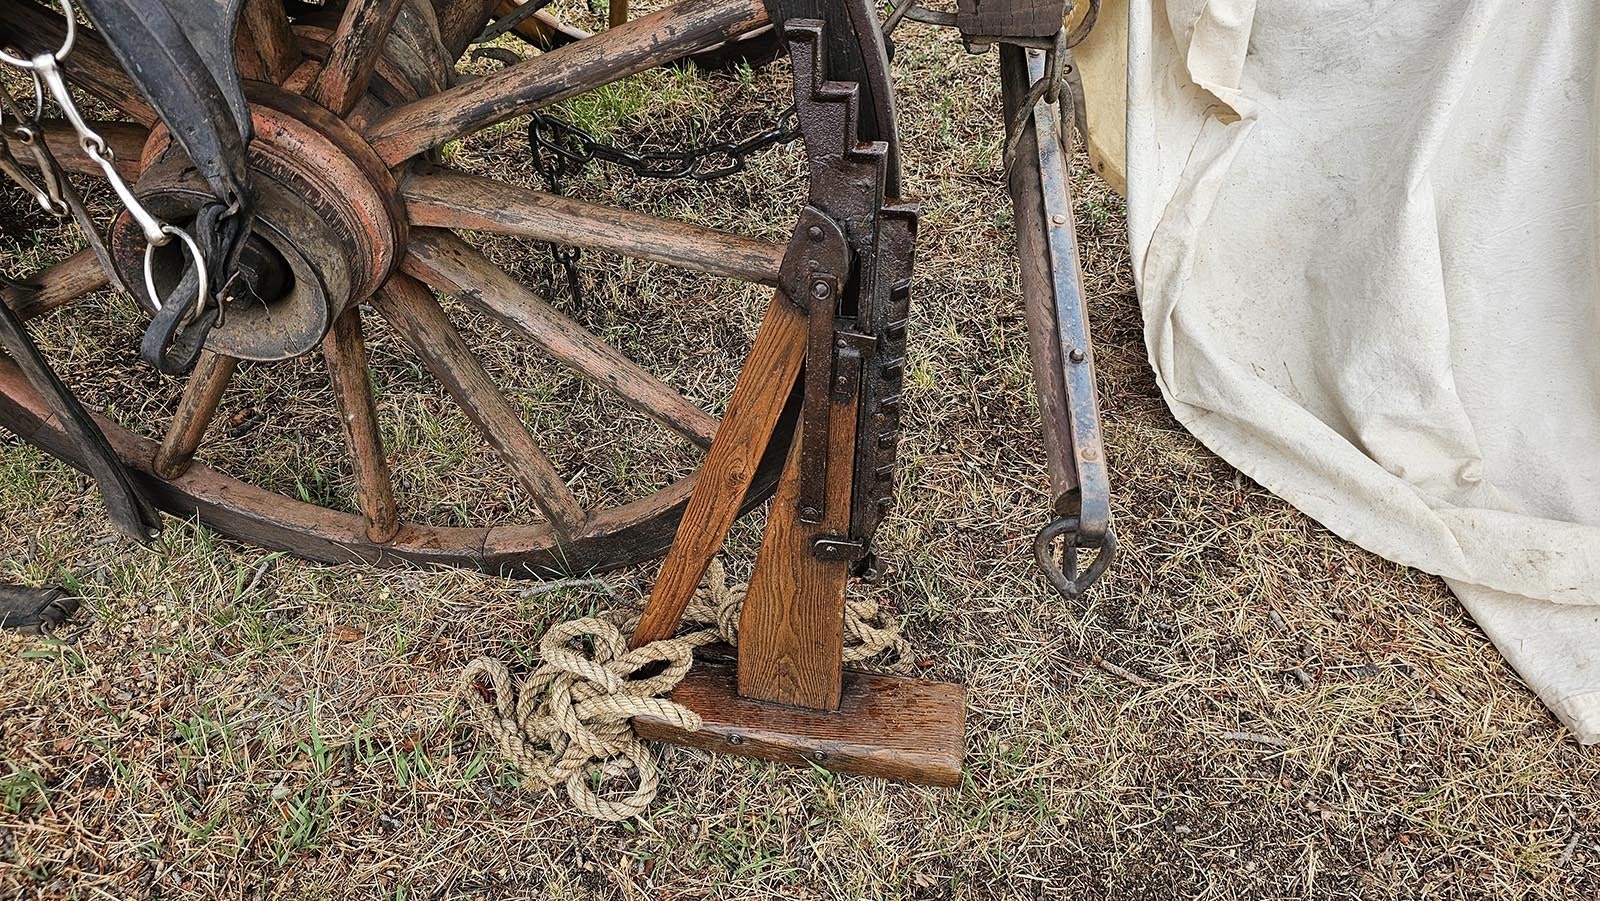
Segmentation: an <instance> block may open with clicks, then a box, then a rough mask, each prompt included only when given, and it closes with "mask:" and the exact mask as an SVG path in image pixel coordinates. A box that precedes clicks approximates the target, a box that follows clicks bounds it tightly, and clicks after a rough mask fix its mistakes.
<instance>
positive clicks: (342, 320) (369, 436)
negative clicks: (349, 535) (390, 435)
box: [322, 307, 400, 544]
mask: <svg viewBox="0 0 1600 901" xmlns="http://www.w3.org/2000/svg"><path fill="white" fill-rule="evenodd" d="M322 356H323V357H324V358H325V359H326V360H327V362H328V377H329V379H330V381H332V383H333V398H334V401H335V402H336V403H337V405H338V407H339V422H340V424H341V425H342V426H343V427H344V438H345V444H346V446H347V447H349V449H350V462H351V466H352V467H353V469H354V472H355V477H356V506H357V507H359V508H360V510H361V515H362V516H364V517H366V519H367V537H368V538H370V539H371V540H373V541H375V542H377V543H379V544H383V543H384V542H387V541H389V540H391V539H392V538H394V536H395V533H396V532H398V531H400V516H399V513H398V512H397V510H396V508H395V502H394V480H393V479H392V478H390V475H389V463H388V461H387V459H386V458H385V457H384V453H383V436H382V434H381V432H380V431H379V429H378V409H377V399H376V397H375V396H374V394H373V390H372V375H371V372H370V367H369V364H368V361H367V344H366V340H365V338H364V337H363V336H362V334H361V308H360V307H351V308H350V309H348V310H345V311H344V313H343V314H342V315H341V316H339V318H338V319H335V320H334V321H333V327H332V328H331V329H329V330H328V335H327V337H325V338H324V339H323V340H322Z"/></svg>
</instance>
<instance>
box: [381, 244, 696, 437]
mask: <svg viewBox="0 0 1600 901" xmlns="http://www.w3.org/2000/svg"><path fill="white" fill-rule="evenodd" d="M401 268H402V269H403V270H404V271H405V272H406V273H407V274H409V275H412V276H415V277H417V278H419V279H421V280H422V281H423V282H424V283H426V284H427V285H428V286H429V287H432V288H433V289H434V290H436V291H440V292H443V293H445V294H450V295H453V296H455V297H456V298H458V299H459V300H460V301H461V302H462V303H465V304H467V305H468V306H471V307H473V308H474V309H477V310H481V311H482V312H485V313H488V314H489V315H491V316H493V317H495V318H496V319H499V320H501V321H502V322H505V323H506V324H507V325H510V326H511V327H512V328H515V329H517V330H518V331H520V332H522V333H523V334H524V335H526V336H527V337H528V339H529V340H530V341H532V342H533V343H535V344H537V345H539V347H540V348H541V349H543V350H544V351H545V352H546V353H548V354H549V355H550V356H551V357H553V358H555V359H556V360H558V361H560V362H561V363H562V364H564V365H566V366H568V367H571V368H572V369H574V370H576V371H577V372H579V373H580V374H582V375H583V376H584V377H586V378H588V379H589V380H591V381H593V382H594V383H595V384H597V385H599V386H600V387H602V388H604V389H606V390H607V391H609V392H611V393H612V394H614V395H616V396H617V397H618V398H620V399H621V400H622V401H623V402H624V403H626V404H627V405H628V406H630V407H632V408H634V409H635V410H638V411H639V412H641V413H643V414H645V415H646V416H649V417H650V418H651V419H654V420H656V421H657V422H659V423H661V424H662V425H664V426H666V427H667V428H669V429H672V430H673V431H675V432H677V433H678V434H680V435H682V436H684V437H685V438H688V439H689V440H690V441H692V442H694V443H695V444H696V445H697V446H699V447H702V448H705V447H710V446H711V439H712V437H713V436H715V435H716V433H717V420H716V417H714V416H712V415H711V414H710V413H707V412H706V411H704V410H702V409H700V408H699V407H697V406H695V405H694V404H693V403H691V402H690V401H689V400H688V398H685V397H684V396H683V395H681V394H679V393H678V391H677V389H675V388H673V387H672V386H671V385H668V384H667V383H666V382H663V381H661V380H660V379H658V378H656V377H655V376H654V375H652V374H651V373H650V371H649V370H647V369H645V368H644V367H642V366H640V365H639V364H637V363H635V362H633V361H632V360H630V359H628V358H627V357H626V356H624V355H623V354H622V352H621V351H619V350H617V349H616V348H614V347H612V346H611V345H609V344H607V343H605V342H604V341H601V340H600V339H599V338H596V337H595V336H594V335H591V334H590V333H589V332H588V331H587V330H586V329H584V327H583V326H582V325H580V324H579V323H578V322H576V321H575V320H573V319H572V318H571V317H570V316H567V315H566V314H565V313H562V312H561V311H560V310H557V309H556V308H554V307H552V306H550V305H549V304H547V303H545V302H544V301H543V300H541V299H539V297H537V296H535V295H534V293H533V292H531V291H529V290H528V289H527V288H524V287H523V286H522V284H521V283H520V282H518V281H517V280H516V279H514V278H512V277H511V276H509V275H507V274H506V273H505V272H504V271H502V270H501V269H500V267H498V266H496V265H494V264H493V263H491V262H489V261H488V260H486V259H484V257H483V255H482V254H480V253H478V252H477V251H476V250H474V249H473V248H472V247H471V246H470V245H468V244H467V243H466V242H465V241H463V240H461V239H460V238H458V237H456V236H455V235H453V234H451V233H449V232H445V231H437V230H433V229H416V230H415V231H413V232H412V233H411V243H410V245H409V246H408V248H407V253H406V257H405V259H404V260H403V261H402V263H401Z"/></svg>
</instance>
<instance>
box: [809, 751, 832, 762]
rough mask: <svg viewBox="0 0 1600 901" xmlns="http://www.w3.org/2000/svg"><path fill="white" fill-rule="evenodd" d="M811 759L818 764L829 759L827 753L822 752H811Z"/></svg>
mask: <svg viewBox="0 0 1600 901" xmlns="http://www.w3.org/2000/svg"><path fill="white" fill-rule="evenodd" d="M811 759H812V760H815V761H817V762H818V763H821V762H822V761H824V760H827V759H828V755H827V754H826V753H824V752H822V751H812V752H811Z"/></svg>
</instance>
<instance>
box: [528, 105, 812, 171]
mask: <svg viewBox="0 0 1600 901" xmlns="http://www.w3.org/2000/svg"><path fill="white" fill-rule="evenodd" d="M798 137H800V118H799V111H798V109H796V107H794V106H792V105H791V106H790V107H789V108H788V109H786V110H784V111H783V112H782V113H779V114H778V118H777V121H776V122H774V123H773V124H772V125H771V126H770V127H768V128H767V129H765V130H763V131H760V132H757V133H755V134H753V135H750V136H749V137H746V138H743V139H741V140H738V141H710V142H707V143H705V144H700V145H698V146H694V147H689V148H686V149H682V150H665V151H661V150H629V149H627V148H624V147H619V146H617V145H615V144H609V143H607V142H605V141H602V140H600V139H599V138H596V137H595V136H594V135H592V134H590V133H589V132H587V131H585V130H583V129H582V128H579V127H578V126H576V125H574V124H572V123H571V122H568V121H566V120H565V119H559V118H556V117H555V116H552V115H550V114H548V113H539V112H536V113H534V114H533V118H532V121H531V122H530V123H529V125H528V139H529V141H530V142H531V143H532V144H533V145H534V146H535V148H536V150H537V149H542V150H544V151H545V152H548V153H551V154H553V155H554V156H557V157H559V158H561V159H562V160H563V161H564V162H565V164H567V165H568V166H570V167H571V171H578V170H579V169H582V168H583V166H585V165H587V164H589V163H591V162H601V163H606V164H608V165H612V166H616V167H618V168H621V169H626V170H627V171H629V172H631V173H633V175H634V176H636V177H638V178H668V179H670V178H689V179H693V180H695V181H701V182H705V181H715V180H717V179H719V178H726V177H728V176H730V175H733V174H735V173H738V172H742V171H744V167H745V163H746V161H747V160H748V159H749V157H751V156H752V155H754V154H756V153H759V152H760V151H762V150H765V149H767V148H768V147H774V146H776V145H778V144H787V143H788V142H790V141H792V140H794V139H795V138H798Z"/></svg>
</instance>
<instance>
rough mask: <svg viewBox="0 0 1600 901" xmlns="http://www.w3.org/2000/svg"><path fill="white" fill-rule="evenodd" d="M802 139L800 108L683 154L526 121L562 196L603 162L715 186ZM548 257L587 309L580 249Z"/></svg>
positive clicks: (546, 119) (537, 157) (534, 149)
mask: <svg viewBox="0 0 1600 901" xmlns="http://www.w3.org/2000/svg"><path fill="white" fill-rule="evenodd" d="M798 137H800V119H799V112H798V110H797V108H796V107H794V106H790V107H789V108H788V109H786V110H784V111H783V112H782V113H780V114H779V115H778V119H777V121H776V122H774V123H773V124H772V125H771V126H770V127H768V128H767V129H765V130H763V131H760V132H757V133H756V134H753V135H750V136H749V137H746V138H743V139H741V140H738V141H711V142H708V143H705V144H701V145H698V146H695V147H690V148H687V149H683V150H672V151H652V150H628V149H626V148H623V147H619V146H617V145H615V144H610V143H607V142H605V141H602V140H600V139H599V138H596V137H595V136H594V135H593V134H591V133H589V132H587V131H585V130H584V129H582V128H579V127H578V126H577V125H574V124H572V123H571V122H569V121H567V120H565V119H561V118H557V117H556V116H552V115H550V114H549V113H541V112H534V113H533V114H532V115H531V116H530V118H529V120H528V149H529V151H530V152H531V153H532V155H533V168H534V171H535V172H537V173H538V174H539V177H540V178H541V179H543V180H544V183H545V187H546V189H547V190H548V191H549V192H550V193H551V194H555V195H558V196H559V195H560V194H561V193H562V181H563V180H564V179H566V178H567V177H569V176H572V175H576V174H578V173H580V172H582V171H583V170H584V169H585V168H586V167H588V166H589V165H590V164H591V163H596V162H599V163H605V164H607V165H611V166H616V167H618V168H620V169H625V170H627V171H628V172H631V173H633V175H634V176H635V177H637V178H661V179H677V178H687V179H693V180H695V181H699V182H708V181H715V180H716V179H719V178H726V177H727V176H730V175H733V174H735V173H737V172H741V171H743V170H744V167H745V163H746V161H747V160H748V159H749V157H750V156H751V155H752V154H755V153H759V152H760V151H762V150H765V149H767V148H768V147H773V146H776V145H778V144H787V143H788V142H790V141H792V140H794V139H795V138H798ZM550 254H551V257H552V258H553V259H554V260H555V262H556V263H557V264H558V265H560V266H561V268H562V269H563V270H564V271H565V273H566V277H567V293H568V294H569V295H571V297H572V302H573V304H574V306H576V307H578V308H582V306H583V285H582V281H581V280H580V278H579V274H578V260H579V258H580V257H581V256H582V255H583V252H582V251H581V250H579V249H578V248H576V247H566V246H563V245H560V244H551V245H550Z"/></svg>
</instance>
